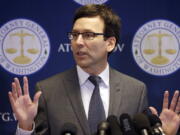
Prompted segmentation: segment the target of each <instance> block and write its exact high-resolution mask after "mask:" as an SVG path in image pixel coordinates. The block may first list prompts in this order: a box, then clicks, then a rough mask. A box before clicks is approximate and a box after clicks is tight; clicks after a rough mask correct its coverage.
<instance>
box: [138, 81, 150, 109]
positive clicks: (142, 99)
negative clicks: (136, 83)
mask: <svg viewBox="0 0 180 135" xmlns="http://www.w3.org/2000/svg"><path fill="white" fill-rule="evenodd" d="M147 107H148V98H147V88H146V85H145V84H143V85H142V87H141V96H140V101H139V108H138V112H142V111H143V110H144V109H145V108H147Z"/></svg>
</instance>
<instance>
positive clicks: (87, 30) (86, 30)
mask: <svg viewBox="0 0 180 135" xmlns="http://www.w3.org/2000/svg"><path fill="white" fill-rule="evenodd" d="M72 32H79V30H76V29H74V30H72ZM82 32H94V31H92V30H89V29H85V30H83V31H82Z"/></svg>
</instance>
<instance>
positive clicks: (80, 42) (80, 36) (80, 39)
mask: <svg viewBox="0 0 180 135" xmlns="http://www.w3.org/2000/svg"><path fill="white" fill-rule="evenodd" d="M75 42H76V44H78V45H83V44H84V39H83V37H82V34H79V36H78V37H77V39H76V40H75Z"/></svg>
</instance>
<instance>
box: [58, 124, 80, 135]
mask: <svg viewBox="0 0 180 135" xmlns="http://www.w3.org/2000/svg"><path fill="white" fill-rule="evenodd" d="M76 133H77V127H76V126H75V125H74V124H72V123H65V124H64V125H63V126H62V131H61V135H76Z"/></svg>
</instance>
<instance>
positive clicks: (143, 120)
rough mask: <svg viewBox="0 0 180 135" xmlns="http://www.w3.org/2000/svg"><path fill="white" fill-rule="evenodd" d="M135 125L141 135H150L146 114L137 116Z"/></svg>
mask: <svg viewBox="0 0 180 135" xmlns="http://www.w3.org/2000/svg"><path fill="white" fill-rule="evenodd" d="M134 123H135V126H136V128H137V129H138V131H140V134H141V135H149V134H148V130H149V129H150V123H149V120H148V118H147V117H146V115H145V114H136V115H135V116H134Z"/></svg>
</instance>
